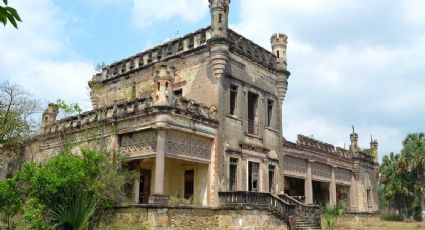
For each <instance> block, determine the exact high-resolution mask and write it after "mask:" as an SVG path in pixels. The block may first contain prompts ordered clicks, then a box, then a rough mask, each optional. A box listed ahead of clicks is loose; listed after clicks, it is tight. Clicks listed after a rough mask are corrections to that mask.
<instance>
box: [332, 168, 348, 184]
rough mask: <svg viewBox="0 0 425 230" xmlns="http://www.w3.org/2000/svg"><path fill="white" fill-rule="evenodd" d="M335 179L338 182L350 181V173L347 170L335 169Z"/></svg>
mask: <svg viewBox="0 0 425 230" xmlns="http://www.w3.org/2000/svg"><path fill="white" fill-rule="evenodd" d="M335 179H336V180H339V181H348V182H350V181H351V171H350V170H347V169H340V168H338V169H336V172H335Z"/></svg>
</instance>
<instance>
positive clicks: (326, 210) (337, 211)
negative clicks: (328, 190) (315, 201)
mask: <svg viewBox="0 0 425 230" xmlns="http://www.w3.org/2000/svg"><path fill="white" fill-rule="evenodd" d="M320 211H321V213H322V216H323V218H324V219H325V229H328V230H332V229H334V227H335V223H336V221H337V220H338V218H339V217H341V216H342V215H343V214H344V206H342V205H341V204H339V203H338V204H336V205H332V204H330V203H327V204H325V205H324V206H322V207H320Z"/></svg>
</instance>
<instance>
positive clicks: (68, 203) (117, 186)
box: [15, 148, 127, 229]
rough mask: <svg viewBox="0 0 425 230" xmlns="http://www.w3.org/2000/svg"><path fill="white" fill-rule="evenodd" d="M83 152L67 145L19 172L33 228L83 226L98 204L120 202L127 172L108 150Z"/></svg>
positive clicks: (19, 184)
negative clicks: (45, 160) (72, 149)
mask: <svg viewBox="0 0 425 230" xmlns="http://www.w3.org/2000/svg"><path fill="white" fill-rule="evenodd" d="M81 153H82V155H81V156H76V155H72V154H71V153H70V152H68V151H67V150H66V148H65V149H64V150H63V152H61V153H60V154H59V155H58V156H56V157H53V158H51V159H50V160H49V161H47V162H45V163H43V164H40V165H37V164H34V163H28V164H25V165H24V167H23V169H22V170H21V171H20V172H18V173H17V175H16V176H15V178H16V181H17V187H18V188H19V191H21V195H22V197H24V200H25V204H24V209H23V210H24V215H23V217H24V221H25V222H26V223H27V224H28V227H29V228H30V229H46V228H51V226H54V227H53V228H55V229H83V228H85V227H86V226H87V225H88V224H89V223H90V221H91V219H92V217H93V215H94V214H95V212H96V210H97V208H104V207H110V206H113V205H115V204H117V203H120V202H121V200H122V198H123V197H124V195H123V194H124V193H123V191H122V190H123V187H122V185H123V184H124V182H125V180H126V176H127V175H126V174H125V173H123V172H119V171H118V170H117V168H118V167H117V165H115V164H114V163H113V162H111V161H110V160H109V159H108V157H107V154H105V153H102V152H99V151H96V150H90V149H82V150H81ZM49 226H50V227H49Z"/></svg>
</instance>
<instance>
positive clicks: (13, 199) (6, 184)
mask: <svg viewBox="0 0 425 230" xmlns="http://www.w3.org/2000/svg"><path fill="white" fill-rule="evenodd" d="M20 208H21V199H20V197H19V195H18V190H17V189H16V183H15V181H14V180H12V179H3V180H0V213H1V217H2V218H1V219H2V221H3V222H5V223H6V225H7V229H11V228H13V226H14V223H13V222H12V221H11V218H12V217H13V216H15V215H16V214H17V213H18V211H19V209H20Z"/></svg>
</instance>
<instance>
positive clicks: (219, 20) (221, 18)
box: [218, 14, 223, 23]
mask: <svg viewBox="0 0 425 230" xmlns="http://www.w3.org/2000/svg"><path fill="white" fill-rule="evenodd" d="M222 21H223V15H222V14H219V15H218V22H219V23H221V22H222Z"/></svg>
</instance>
